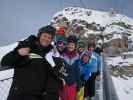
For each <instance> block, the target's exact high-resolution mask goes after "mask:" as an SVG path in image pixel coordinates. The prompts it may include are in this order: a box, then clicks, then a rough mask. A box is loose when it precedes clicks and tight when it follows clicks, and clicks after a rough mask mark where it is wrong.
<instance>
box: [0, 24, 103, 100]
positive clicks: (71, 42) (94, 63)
mask: <svg viewBox="0 0 133 100" xmlns="http://www.w3.org/2000/svg"><path fill="white" fill-rule="evenodd" d="M101 52H102V51H100V49H97V48H96V44H95V43H94V42H93V43H90V42H89V43H88V44H86V43H84V42H83V41H81V40H80V39H78V38H77V37H76V35H69V36H67V37H66V36H65V30H64V28H63V27H60V28H58V29H56V28H54V27H53V26H51V25H47V26H44V27H42V28H40V29H39V30H38V34H37V36H34V35H31V36H29V37H28V38H27V39H25V40H23V41H19V44H18V46H17V47H16V48H15V49H14V50H13V51H10V52H9V53H8V54H6V55H5V56H4V57H3V58H2V61H1V65H2V66H3V67H4V66H10V67H12V68H14V77H13V82H12V85H11V88H10V91H9V95H8V98H7V100H77V93H78V91H80V89H81V88H82V87H84V96H83V97H84V99H85V100H93V97H94V96H95V80H96V77H97V76H99V75H100V67H101V65H100V63H101V58H100V53H101Z"/></svg>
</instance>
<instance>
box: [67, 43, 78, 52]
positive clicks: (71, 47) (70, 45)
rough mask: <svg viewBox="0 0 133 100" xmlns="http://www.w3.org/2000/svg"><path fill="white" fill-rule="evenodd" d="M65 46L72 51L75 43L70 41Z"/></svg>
mask: <svg viewBox="0 0 133 100" xmlns="http://www.w3.org/2000/svg"><path fill="white" fill-rule="evenodd" d="M67 48H68V50H69V51H74V50H75V48H76V45H75V43H72V42H70V43H68V45H67Z"/></svg>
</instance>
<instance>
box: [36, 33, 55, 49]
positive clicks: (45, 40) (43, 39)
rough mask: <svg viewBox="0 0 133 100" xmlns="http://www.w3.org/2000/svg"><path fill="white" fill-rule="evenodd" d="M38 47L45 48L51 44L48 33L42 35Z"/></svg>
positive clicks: (50, 37)
mask: <svg viewBox="0 0 133 100" xmlns="http://www.w3.org/2000/svg"><path fill="white" fill-rule="evenodd" d="M39 42H40V45H41V46H43V47H47V46H48V45H49V44H50V43H51V42H52V35H50V34H48V33H42V34H41V36H40V38H39Z"/></svg>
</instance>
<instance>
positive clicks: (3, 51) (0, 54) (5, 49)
mask: <svg viewBox="0 0 133 100" xmlns="http://www.w3.org/2000/svg"><path fill="white" fill-rule="evenodd" d="M17 45H18V43H17V42H16V43H13V44H10V45H7V46H3V47H0V60H1V58H2V57H3V56H4V55H5V54H7V53H8V52H10V51H11V50H13V49H14V48H15V47H16V46H17Z"/></svg>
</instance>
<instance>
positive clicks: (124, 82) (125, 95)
mask: <svg viewBox="0 0 133 100" xmlns="http://www.w3.org/2000/svg"><path fill="white" fill-rule="evenodd" d="M123 54H124V55H133V52H126V53H123ZM106 62H107V65H112V66H114V67H115V66H119V67H123V66H131V65H133V58H132V57H127V58H125V59H123V58H122V57H121V56H118V57H108V58H106ZM111 77H112V80H113V83H114V86H115V89H116V93H117V95H118V98H119V100H133V77H127V76H125V77H126V79H124V78H122V77H115V76H111Z"/></svg>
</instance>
